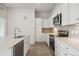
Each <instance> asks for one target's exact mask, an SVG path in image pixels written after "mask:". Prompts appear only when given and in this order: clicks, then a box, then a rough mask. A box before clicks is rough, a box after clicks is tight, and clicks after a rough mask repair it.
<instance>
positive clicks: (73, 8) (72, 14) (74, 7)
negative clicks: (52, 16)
mask: <svg viewBox="0 0 79 59" xmlns="http://www.w3.org/2000/svg"><path fill="white" fill-rule="evenodd" d="M75 23H79V3H70V4H69V24H75Z"/></svg>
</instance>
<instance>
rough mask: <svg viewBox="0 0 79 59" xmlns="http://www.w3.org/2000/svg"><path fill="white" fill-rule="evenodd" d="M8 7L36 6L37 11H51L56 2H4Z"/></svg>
mask: <svg viewBox="0 0 79 59" xmlns="http://www.w3.org/2000/svg"><path fill="white" fill-rule="evenodd" d="M4 5H5V6H6V7H7V8H35V10H36V11H39V12H40V11H51V10H52V9H53V7H54V6H55V5H56V4H55V3H4Z"/></svg>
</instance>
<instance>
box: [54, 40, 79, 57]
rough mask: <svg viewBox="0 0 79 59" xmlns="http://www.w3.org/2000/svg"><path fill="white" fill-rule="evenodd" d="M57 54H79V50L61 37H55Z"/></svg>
mask: <svg viewBox="0 0 79 59" xmlns="http://www.w3.org/2000/svg"><path fill="white" fill-rule="evenodd" d="M55 56H79V51H78V50H77V49H75V48H73V47H71V46H70V45H68V44H67V43H63V41H59V39H55Z"/></svg>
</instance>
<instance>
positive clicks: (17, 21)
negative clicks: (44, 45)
mask: <svg viewBox="0 0 79 59" xmlns="http://www.w3.org/2000/svg"><path fill="white" fill-rule="evenodd" d="M15 27H18V28H20V33H19V34H30V36H31V39H30V43H31V44H33V43H34V42H35V10H34V9H33V8H32V9H27V8H25V9H24V8H9V9H7V36H8V35H14V29H15Z"/></svg>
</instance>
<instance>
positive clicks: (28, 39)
mask: <svg viewBox="0 0 79 59" xmlns="http://www.w3.org/2000/svg"><path fill="white" fill-rule="evenodd" d="M29 48H30V36H28V37H27V38H25V39H24V56H26V55H27V53H28V50H29Z"/></svg>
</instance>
